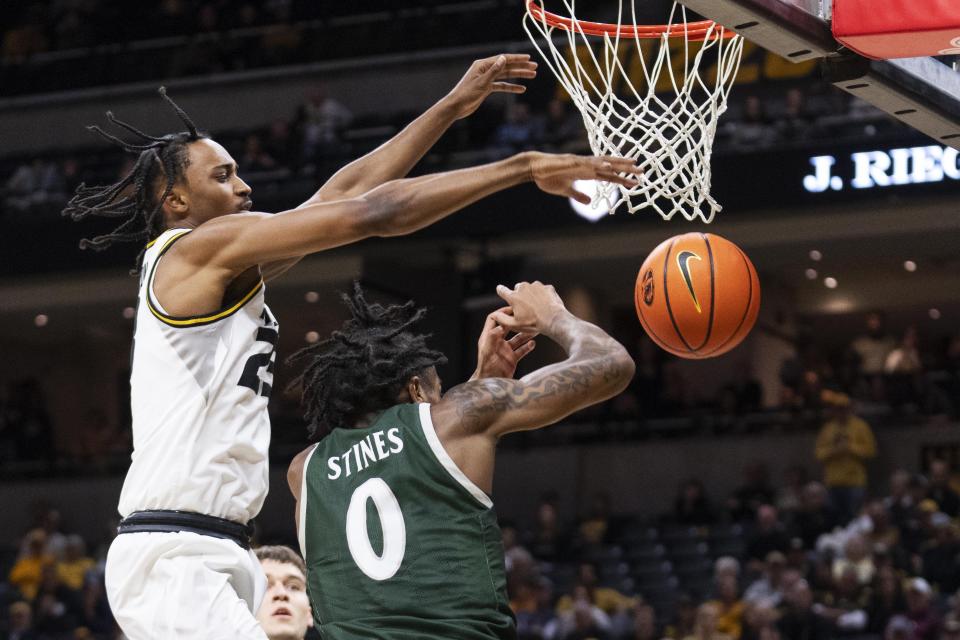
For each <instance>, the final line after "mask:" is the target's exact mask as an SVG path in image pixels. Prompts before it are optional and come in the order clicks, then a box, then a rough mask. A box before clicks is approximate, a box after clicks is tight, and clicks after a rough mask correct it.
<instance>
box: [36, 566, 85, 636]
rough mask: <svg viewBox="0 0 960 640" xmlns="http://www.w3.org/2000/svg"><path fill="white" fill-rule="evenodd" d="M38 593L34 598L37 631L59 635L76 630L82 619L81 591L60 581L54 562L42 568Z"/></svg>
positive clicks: (40, 633)
mask: <svg viewBox="0 0 960 640" xmlns="http://www.w3.org/2000/svg"><path fill="white" fill-rule="evenodd" d="M41 572H42V575H41V579H40V585H39V587H38V588H37V594H36V596H35V597H34V599H33V610H34V616H35V617H34V627H35V629H36V631H37V633H38V634H39V635H41V636H44V635H57V634H62V633H65V632H67V631H72V630H74V629H75V628H76V627H77V625H79V624H80V622H81V620H82V611H81V609H82V607H81V601H80V593H79V592H77V591H73V590H72V589H70V588H69V587H67V586H66V585H64V584H63V583H62V582H61V581H60V577H59V575H58V574H57V568H56V566H54V565H53V564H52V563H51V564H46V565H44V566H43V569H42V570H41Z"/></svg>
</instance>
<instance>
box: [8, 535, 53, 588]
mask: <svg viewBox="0 0 960 640" xmlns="http://www.w3.org/2000/svg"><path fill="white" fill-rule="evenodd" d="M26 547H27V552H26V553H25V554H24V555H21V556H20V558H18V559H17V561H16V563H15V564H14V565H13V568H12V569H10V578H9V580H10V583H11V584H12V585H14V586H15V587H17V588H18V589H19V590H20V593H22V594H23V596H24V597H25V598H27V599H28V600H33V598H34V596H36V595H37V589H38V588H39V587H40V581H41V579H42V576H43V568H44V567H45V566H47V565H52V564H53V563H54V558H53V556H52V555H51V554H50V552H49V551H47V534H46V532H45V531H43V530H42V529H33V530H32V531H30V533H28V534H27V536H26Z"/></svg>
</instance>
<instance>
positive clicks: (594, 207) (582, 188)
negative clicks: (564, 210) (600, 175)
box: [570, 180, 610, 222]
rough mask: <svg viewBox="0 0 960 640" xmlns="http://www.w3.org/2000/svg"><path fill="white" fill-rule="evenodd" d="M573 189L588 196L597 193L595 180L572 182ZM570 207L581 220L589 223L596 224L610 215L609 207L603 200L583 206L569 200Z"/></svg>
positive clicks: (571, 199)
mask: <svg viewBox="0 0 960 640" xmlns="http://www.w3.org/2000/svg"><path fill="white" fill-rule="evenodd" d="M573 188H574V189H576V190H577V191H579V192H581V193H585V194H587V195H589V196H593V194H595V193H597V181H596V180H574V181H573ZM570 207H571V208H572V209H573V211H574V213H576V214H577V215H578V216H580V217H581V218H586V219H587V220H589V221H590V222H596V221H597V220H599V219H600V218H602V217H604V216H605V215H607V214H608V213H610V205H609V203H607V202H606V201H604V200H599V201H596V202H591V203H590V204H583V203H580V202H577V201H576V200H574V199H573V198H570Z"/></svg>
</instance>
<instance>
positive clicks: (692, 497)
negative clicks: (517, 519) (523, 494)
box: [503, 460, 960, 640]
mask: <svg viewBox="0 0 960 640" xmlns="http://www.w3.org/2000/svg"><path fill="white" fill-rule="evenodd" d="M804 475H805V474H804V472H803V470H802V469H790V470H789V471H788V473H787V474H786V477H785V482H784V484H783V485H782V486H780V487H774V486H772V485H771V484H769V482H768V479H767V474H766V470H765V467H764V466H763V465H760V464H756V465H752V466H751V467H749V468H748V469H747V470H746V481H745V483H744V485H743V486H742V487H740V488H739V489H737V490H736V491H735V492H734V493H733V494H732V495H730V496H728V497H727V499H726V500H725V501H723V502H722V503H719V504H715V503H713V502H712V501H711V499H710V497H709V496H708V495H707V493H706V490H705V489H704V487H703V484H702V483H701V482H700V481H699V480H697V479H691V480H688V481H685V482H684V483H682V484H681V486H680V489H679V491H678V495H677V498H676V502H675V507H674V510H673V511H672V512H670V513H667V514H664V515H663V516H662V517H661V518H660V519H659V520H658V521H644V520H636V519H632V518H628V517H619V516H614V515H611V514H610V511H609V498H608V497H607V496H605V495H599V496H597V497H595V499H594V502H593V504H592V507H591V510H590V512H589V513H588V514H586V515H585V516H584V517H581V518H580V519H579V520H577V521H576V522H575V523H565V522H564V520H563V518H562V517H561V516H560V514H559V513H558V507H557V502H556V501H555V500H554V499H553V498H551V497H547V498H545V499H543V500H542V501H541V502H540V504H539V506H538V508H537V511H536V514H535V515H534V517H533V518H532V521H530V522H527V523H524V524H523V525H519V524H518V525H513V524H508V525H505V526H504V527H503V530H504V546H505V548H506V553H507V567H508V586H509V591H510V596H511V604H512V606H513V608H514V611H515V612H516V614H517V618H518V623H519V629H520V637H521V638H522V639H525V640H541V639H544V640H572V639H579V640H583V639H587V638H597V639H610V640H613V639H628V638H629V639H638V640H641V639H642V640H657V639H660V638H671V639H675V640H738V639H740V640H748V639H749V640H755V639H765V640H775V639H777V638H784V639H787V640H820V639H824V640H825V639H827V638H860V639H863V640H867V639H869V638H883V639H884V640H900V639H902V640H948V639H949V640H956V639H957V638H960V592H958V589H960V528H958V520H957V516H958V511H957V509H958V506H960V503H958V494H957V492H956V490H955V488H954V486H952V485H951V484H950V475H949V470H948V467H947V465H946V463H945V462H943V461H939V460H937V461H933V462H932V463H931V465H930V471H929V473H927V474H926V475H921V474H910V473H908V472H906V471H904V470H898V471H896V472H895V473H894V474H893V475H892V476H891V478H890V481H889V488H888V494H887V495H886V496H883V497H880V496H878V497H875V498H871V499H869V500H867V501H866V502H865V503H864V504H863V506H862V507H858V508H857V509H856V510H855V511H854V512H853V514H852V515H851V516H849V517H844V516H843V515H842V511H841V508H840V506H838V505H837V504H836V503H834V502H833V501H832V500H831V496H832V495H833V493H832V492H830V491H828V490H827V488H826V487H825V486H824V484H823V483H820V482H804V481H803V476H804Z"/></svg>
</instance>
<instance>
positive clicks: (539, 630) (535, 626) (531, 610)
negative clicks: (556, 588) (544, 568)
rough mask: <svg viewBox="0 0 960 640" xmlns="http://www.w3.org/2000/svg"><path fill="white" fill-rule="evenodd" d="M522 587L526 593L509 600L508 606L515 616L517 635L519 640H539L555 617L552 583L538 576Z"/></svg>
mask: <svg viewBox="0 0 960 640" xmlns="http://www.w3.org/2000/svg"><path fill="white" fill-rule="evenodd" d="M522 589H523V590H525V591H526V593H524V594H522V595H521V596H520V597H519V598H518V599H513V598H511V600H510V607H511V608H512V609H513V612H514V614H516V616H517V637H518V638H519V640H539V639H540V638H543V637H544V632H545V630H546V628H547V627H548V626H549V625H550V623H551V622H552V621H553V620H554V618H555V617H556V614H555V610H554V608H553V583H552V582H551V581H550V580H549V579H548V578H546V577H539V578H536V579H535V580H533V581H529V582H528V583H527V584H525V585H523V587H522Z"/></svg>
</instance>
